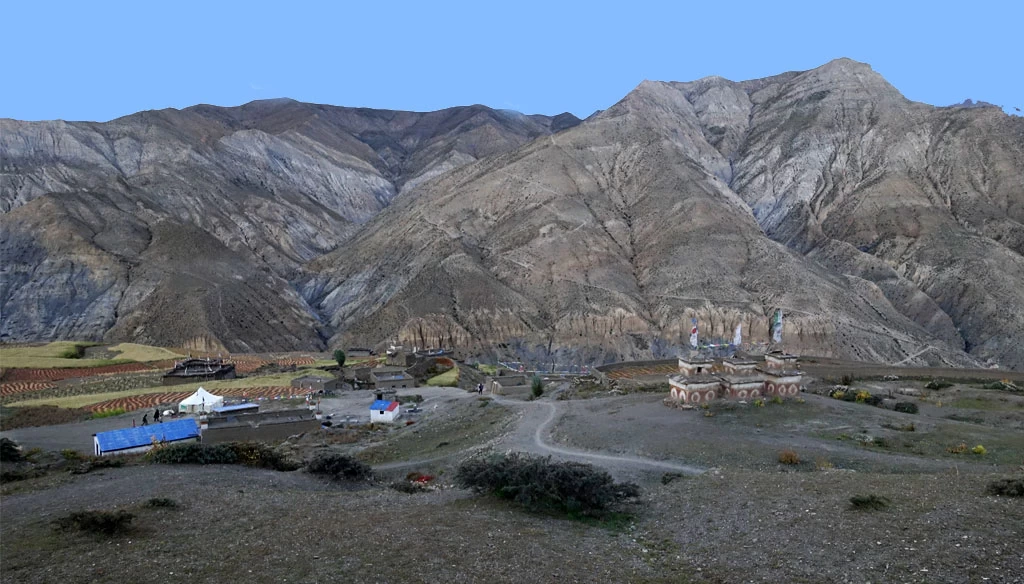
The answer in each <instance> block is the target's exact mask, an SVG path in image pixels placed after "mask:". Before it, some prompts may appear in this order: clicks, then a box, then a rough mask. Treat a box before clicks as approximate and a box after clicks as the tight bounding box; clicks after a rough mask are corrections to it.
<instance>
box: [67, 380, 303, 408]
mask: <svg viewBox="0 0 1024 584" xmlns="http://www.w3.org/2000/svg"><path fill="white" fill-rule="evenodd" d="M191 394H192V392H189V391H174V392H162V393H145V394H140V395H132V396H125V397H119V398H115V399H110V400H106V401H102V402H99V403H95V404H92V405H88V406H86V409H88V410H89V411H91V412H102V411H106V410H113V409H117V408H124V409H125V411H129V412H131V411H135V410H142V409H147V408H152V407H155V406H158V405H160V404H169V403H174V402H179V401H181V400H183V399H185V398H186V397H188V396H189V395H191ZM217 395H223V396H225V397H244V398H247V399H253V400H259V399H284V398H292V397H302V396H303V395H305V392H303V391H302V390H301V389H299V388H296V387H290V386H289V387H286V386H275V387H236V388H226V389H223V390H218V391H217Z"/></svg>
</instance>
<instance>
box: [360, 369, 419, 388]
mask: <svg viewBox="0 0 1024 584" xmlns="http://www.w3.org/2000/svg"><path fill="white" fill-rule="evenodd" d="M370 383H372V384H373V387H374V389H400V388H407V387H415V386H416V379H415V378H413V376H412V375H409V374H408V373H406V372H405V371H377V370H374V371H371V372H370Z"/></svg>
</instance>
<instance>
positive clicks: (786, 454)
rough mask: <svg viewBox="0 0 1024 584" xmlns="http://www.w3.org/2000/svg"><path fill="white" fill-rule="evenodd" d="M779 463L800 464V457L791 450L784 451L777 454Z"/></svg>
mask: <svg viewBox="0 0 1024 584" xmlns="http://www.w3.org/2000/svg"><path fill="white" fill-rule="evenodd" d="M779 462H781V463H782V464H800V455H798V454H797V453H796V451H794V450H792V449H789V448H787V449H785V450H783V451H782V452H780V453H779Z"/></svg>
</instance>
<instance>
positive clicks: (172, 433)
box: [92, 418, 199, 456]
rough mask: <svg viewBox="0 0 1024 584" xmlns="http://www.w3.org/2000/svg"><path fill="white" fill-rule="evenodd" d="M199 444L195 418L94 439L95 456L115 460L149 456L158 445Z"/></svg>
mask: <svg viewBox="0 0 1024 584" xmlns="http://www.w3.org/2000/svg"><path fill="white" fill-rule="evenodd" d="M198 441H199V424H198V423H197V422H196V420H195V419H194V418H186V419H183V420H173V421H171V422H163V423H160V424H149V425H147V426H138V427H135V428H124V429H122V430H110V431H109V432H97V433H95V434H93V435H92V443H93V454H95V455H96V456H111V455H115V454H135V453H137V452H147V451H149V450H150V449H151V448H153V446H155V445H157V444H176V443H184V442H198Z"/></svg>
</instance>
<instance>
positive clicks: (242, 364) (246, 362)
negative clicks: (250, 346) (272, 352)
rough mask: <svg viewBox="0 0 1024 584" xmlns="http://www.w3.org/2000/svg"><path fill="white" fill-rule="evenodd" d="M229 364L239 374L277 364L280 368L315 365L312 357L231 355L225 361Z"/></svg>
mask: <svg viewBox="0 0 1024 584" xmlns="http://www.w3.org/2000/svg"><path fill="white" fill-rule="evenodd" d="M227 361H228V362H229V363H234V364H235V371H237V372H238V373H241V374H243V375H244V374H246V373H252V372H253V371H256V370H257V369H259V368H260V367H263V366H265V365H269V364H271V363H277V364H278V365H280V366H282V367H289V366H291V365H294V366H296V367H308V366H310V365H315V364H316V359H314V358H312V357H280V358H278V357H259V356H256V355H232V356H231V357H229V358H228V359H227Z"/></svg>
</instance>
